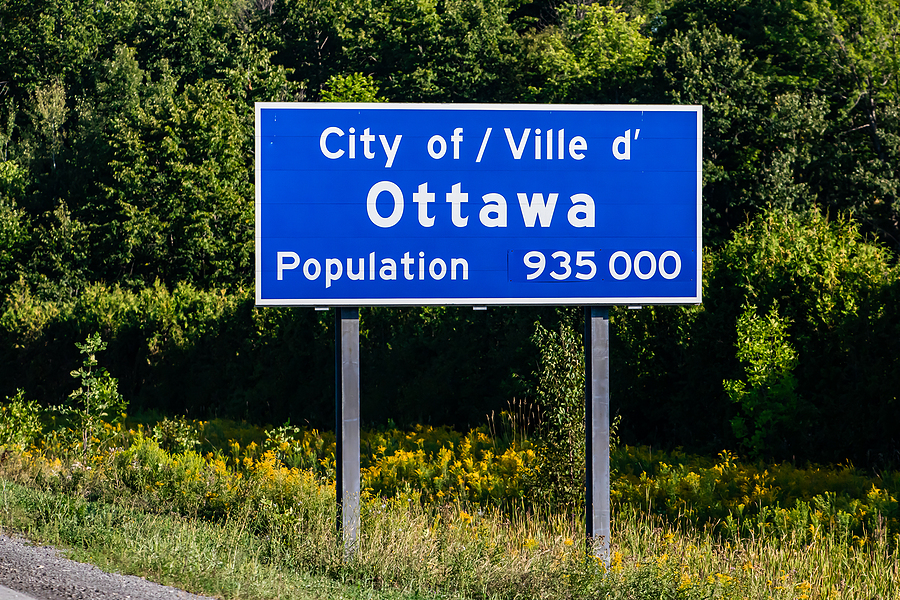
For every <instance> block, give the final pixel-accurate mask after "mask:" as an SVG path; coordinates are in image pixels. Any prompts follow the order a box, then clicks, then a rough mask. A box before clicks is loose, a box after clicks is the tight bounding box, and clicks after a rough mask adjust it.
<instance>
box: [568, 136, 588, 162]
mask: <svg viewBox="0 0 900 600" xmlns="http://www.w3.org/2000/svg"><path fill="white" fill-rule="evenodd" d="M585 150H587V140H585V139H584V138H583V137H581V136H580V135H576V136H575V137H573V138H572V139H571V140H569V156H571V157H572V158H574V159H575V160H581V159H582V158H584V151H585ZM579 152H580V153H581V154H579Z"/></svg>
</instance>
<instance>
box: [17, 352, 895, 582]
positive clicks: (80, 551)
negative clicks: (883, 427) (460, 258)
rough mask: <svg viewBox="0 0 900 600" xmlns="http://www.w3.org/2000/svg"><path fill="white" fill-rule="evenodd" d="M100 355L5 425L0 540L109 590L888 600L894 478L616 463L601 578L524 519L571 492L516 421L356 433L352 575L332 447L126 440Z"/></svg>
mask: <svg viewBox="0 0 900 600" xmlns="http://www.w3.org/2000/svg"><path fill="white" fill-rule="evenodd" d="M546 339H549V340H551V341H552V340H554V339H555V340H557V341H558V340H559V339H560V336H552V335H549V336H545V340H546ZM102 347H103V344H102V342H101V341H100V340H99V339H98V338H92V339H89V340H88V341H87V342H86V343H85V344H82V345H81V350H82V353H83V354H84V355H85V356H84V364H83V367H82V369H79V370H77V371H74V372H73V376H74V377H76V378H77V379H78V380H79V381H80V382H81V383H82V387H80V388H79V389H78V390H77V391H76V392H73V394H72V396H73V397H77V398H79V399H80V400H79V403H77V404H75V408H73V407H72V406H71V405H70V406H68V407H67V408H66V409H65V410H63V411H60V410H58V409H57V410H51V411H46V410H44V409H41V408H39V407H38V406H37V405H36V404H34V403H31V402H28V401H27V400H25V399H24V398H22V397H21V396H19V397H16V398H13V399H11V400H10V399H7V402H6V403H4V404H3V405H2V412H0V434H2V439H0V448H2V461H0V480H2V482H3V483H2V498H0V526H2V528H3V529H4V531H6V532H10V531H13V532H16V531H17V532H22V533H24V534H26V535H28V536H30V537H32V538H34V539H38V540H41V541H46V542H51V543H57V544H62V545H65V546H69V547H73V548H75V549H76V551H77V556H78V557H80V558H84V559H88V560H91V561H93V562H97V563H99V564H101V565H104V566H107V567H109V568H115V569H121V570H124V571H127V572H130V573H137V574H140V575H143V576H147V577H151V578H153V579H156V580H159V581H162V582H165V583H172V584H175V585H179V586H181V587H184V588H187V589H189V590H191V591H196V592H202V593H207V594H218V595H221V596H223V597H227V598H274V597H280V596H283V595H299V596H300V597H303V595H304V594H306V595H307V596H309V597H313V596H315V595H320V594H321V595H332V596H334V597H341V596H342V595H343V596H346V597H354V594H360V595H361V594H363V593H364V592H365V593H369V592H371V593H377V594H381V595H383V596H384V597H405V595H424V596H427V597H432V596H435V597H466V598H526V597H527V598H593V597H604V596H609V597H622V598H629V597H645V596H646V595H647V594H652V595H654V596H657V595H662V596H664V597H672V598H866V599H870V598H876V597H878V598H890V597H895V596H896V594H897V593H898V592H900V573H898V559H900V504H898V501H897V496H898V495H900V473H897V472H884V473H882V474H881V475H880V476H878V477H873V476H871V475H869V474H866V473H863V472H859V471H857V470H856V469H854V468H853V467H852V466H851V465H849V464H847V465H841V466H832V467H821V466H815V465H808V466H805V467H798V466H795V465H792V464H789V463H780V464H763V463H759V462H757V463H754V462H742V461H741V460H739V459H738V458H737V457H735V456H734V455H732V454H730V453H728V452H724V451H723V452H721V453H720V454H719V456H718V457H717V458H716V459H705V458H702V457H698V456H693V455H687V454H684V453H681V452H659V451H657V452H653V451H652V450H651V449H650V448H648V447H629V446H617V447H615V449H614V451H613V455H612V468H613V482H612V500H613V507H614V512H613V532H612V542H613V543H612V551H611V555H610V557H609V563H608V564H607V563H606V561H604V560H602V559H598V558H596V557H593V556H589V555H587V554H586V552H585V548H586V540H585V539H584V534H583V527H582V525H581V517H580V514H579V512H578V505H577V503H573V504H571V505H568V506H567V505H565V504H559V503H557V504H549V503H545V502H541V501H539V500H538V501H536V500H537V499H542V498H548V497H551V498H556V499H557V501H559V500H560V499H562V498H563V497H564V496H565V494H566V493H567V492H566V490H565V489H564V488H560V487H559V481H560V478H558V477H548V473H549V472H551V471H550V470H548V468H547V466H546V461H547V460H548V456H552V453H551V454H548V453H549V452H550V447H551V445H552V443H553V442H548V441H546V439H545V438H544V437H542V436H541V434H540V430H538V431H536V432H535V434H534V436H531V435H529V433H528V429H527V427H525V423H526V422H527V418H528V416H529V414H530V411H529V407H527V406H526V405H524V404H519V405H514V404H510V407H509V410H508V411H504V412H503V413H501V414H500V415H498V416H497V418H495V419H492V420H491V422H490V424H489V425H485V426H482V427H479V428H476V429H473V430H470V431H468V432H465V433H462V432H458V431H455V430H452V429H450V428H447V427H425V426H419V427H417V428H415V429H413V430H409V431H401V430H398V429H381V430H366V431H364V432H363V435H362V441H361V446H362V459H363V465H362V479H363V482H362V488H363V490H364V492H363V498H362V525H361V532H360V538H359V543H358V546H357V547H356V549H355V551H354V552H353V553H352V554H351V555H349V556H348V555H346V554H345V552H344V548H343V542H342V538H341V535H340V532H339V531H338V530H337V529H336V526H335V524H336V503H335V490H334V479H333V477H334V435H333V434H331V433H321V432H318V431H316V430H309V429H303V428H300V427H296V426H292V425H290V424H286V425H283V426H280V427H274V428H269V429H263V428H259V427H255V426H251V425H248V424H246V423H236V422H232V421H222V420H214V421H190V420H186V419H184V418H174V419H173V418H163V419H161V420H146V419H145V420H144V422H135V421H129V420H127V419H125V415H124V414H122V413H117V414H114V413H110V412H109V411H108V410H107V409H108V407H109V401H110V399H115V398H117V397H118V392H117V390H116V381H115V379H114V378H112V377H111V376H110V375H109V374H108V373H106V372H105V371H97V370H95V367H93V366H92V365H95V362H96V357H95V356H94V353H95V352H97V351H99V350H101V349H102ZM542 347H543V348H544V352H545V354H546V353H553V352H560V351H561V350H560V346H559V345H556V346H553V345H551V344H548V343H547V342H546V341H545V342H544V343H543V344H542ZM547 364H552V361H547ZM572 383H573V384H575V385H578V384H579V383H580V382H579V381H578V373H577V372H576V373H575V376H574V377H573V378H572ZM88 399H90V400H88ZM119 408H123V407H122V406H119ZM551 410H558V411H564V410H566V408H565V406H564V405H557V406H556V409H551ZM86 424H89V425H86ZM73 425H74V426H75V427H76V428H72V427H73ZM86 427H90V434H86V433H85V431H86V429H85V428H86ZM73 442H74V443H73ZM569 485H570V486H572V487H577V481H569ZM551 507H552V508H551ZM366 590H368V591H369V592H366Z"/></svg>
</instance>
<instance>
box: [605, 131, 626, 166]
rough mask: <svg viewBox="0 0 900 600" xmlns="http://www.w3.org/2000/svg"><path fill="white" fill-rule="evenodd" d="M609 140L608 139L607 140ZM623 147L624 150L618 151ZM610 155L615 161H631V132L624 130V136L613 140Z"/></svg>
mask: <svg viewBox="0 0 900 600" xmlns="http://www.w3.org/2000/svg"><path fill="white" fill-rule="evenodd" d="M607 139H609V138H607ZM623 145H624V146H625V150H619V148H620V147H621V146H623ZM612 153H613V156H615V157H616V159H617V160H631V130H630V129H626V130H625V135H620V136H619V137H617V138H616V139H614V140H613V144H612Z"/></svg>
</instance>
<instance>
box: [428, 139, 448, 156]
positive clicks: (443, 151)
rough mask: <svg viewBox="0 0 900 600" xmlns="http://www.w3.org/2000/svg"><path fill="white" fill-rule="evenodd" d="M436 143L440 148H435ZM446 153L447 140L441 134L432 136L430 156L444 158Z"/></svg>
mask: <svg viewBox="0 0 900 600" xmlns="http://www.w3.org/2000/svg"><path fill="white" fill-rule="evenodd" d="M435 144H437V145H438V147H439V149H438V150H435V149H434V146H435ZM446 153H447V141H446V140H445V139H444V138H442V137H441V136H439V135H433V136H431V139H430V140H428V156H430V157H431V158H443V157H444V154H446Z"/></svg>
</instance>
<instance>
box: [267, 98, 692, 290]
mask: <svg viewBox="0 0 900 600" xmlns="http://www.w3.org/2000/svg"><path fill="white" fill-rule="evenodd" d="M701 128H702V112H701V107H699V106H639V105H622V106H590V105H579V106H557V105H554V106H548V105H428V104H329V103H288V104H285V103H258V104H257V105H256V302H257V304H259V305H299V306H303V305H305V306H374V305H406V306H411V305H415V306H420V305H476V306H479V305H498V304H500V305H513V304H541V305H552V304H581V305H592V304H593V305H612V304H696V303H699V302H700V300H701V293H700V289H701V288H700V286H701V262H702V261H701V234H700V225H701V215H700V189H701Z"/></svg>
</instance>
